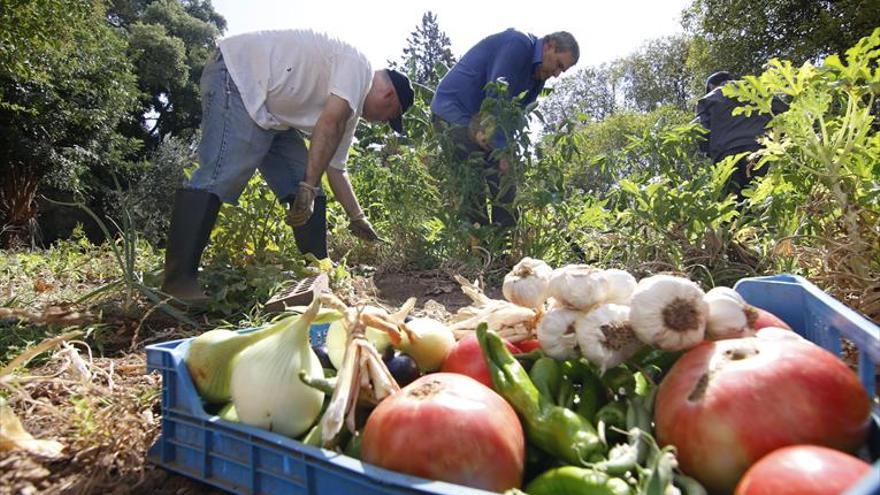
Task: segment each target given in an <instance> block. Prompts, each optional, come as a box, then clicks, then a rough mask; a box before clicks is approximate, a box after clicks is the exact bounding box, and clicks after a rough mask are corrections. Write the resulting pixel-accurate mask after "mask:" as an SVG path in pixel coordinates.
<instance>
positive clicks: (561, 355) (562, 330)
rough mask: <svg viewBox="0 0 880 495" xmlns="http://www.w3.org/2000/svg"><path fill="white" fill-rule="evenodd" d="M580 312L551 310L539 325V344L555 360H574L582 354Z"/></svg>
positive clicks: (582, 315)
mask: <svg viewBox="0 0 880 495" xmlns="http://www.w3.org/2000/svg"><path fill="white" fill-rule="evenodd" d="M583 317H584V314H583V313H582V312H580V311H577V310H574V309H568V308H556V309H551V310H550V311H548V312H547V313H546V314H544V316H543V318H541V322H540V323H538V342H539V343H540V344H541V349H543V350H544V352H546V353H547V355H548V356H550V357H552V358H555V359H573V358H576V357H578V355H579V354H580V352H579V350H578V340H577V331H576V329H577V321H578V320H579V319H580V318H583Z"/></svg>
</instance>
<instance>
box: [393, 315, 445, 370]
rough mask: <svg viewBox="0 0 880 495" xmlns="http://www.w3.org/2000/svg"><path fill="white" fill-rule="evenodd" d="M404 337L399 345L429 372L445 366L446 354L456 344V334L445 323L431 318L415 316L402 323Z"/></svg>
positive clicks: (420, 366)
mask: <svg viewBox="0 0 880 495" xmlns="http://www.w3.org/2000/svg"><path fill="white" fill-rule="evenodd" d="M400 328H402V329H403V334H404V338H402V339H401V342H400V344H399V345H398V346H397V347H398V348H399V349H400V350H401V351H403V352H405V353H407V354H409V355H410V356H412V358H413V359H414V360H415V361H416V364H418V365H419V368H420V369H421V370H422V371H424V372H426V373H428V372H431V371H437V370H439V369H440V367H441V366H443V360H444V359H446V355H447V354H449V351H451V350H452V348H453V347H454V346H455V335H453V333H452V331H451V330H449V328H447V327H446V325H444V324H443V323H441V322H439V321H437V320H434V319H431V318H413V319H411V320H409V321H408V322H404V323H401V324H400Z"/></svg>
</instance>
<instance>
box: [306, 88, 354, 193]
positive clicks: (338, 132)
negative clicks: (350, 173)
mask: <svg viewBox="0 0 880 495" xmlns="http://www.w3.org/2000/svg"><path fill="white" fill-rule="evenodd" d="M351 113H352V110H351V107H350V106H349V105H348V102H347V101H345V100H344V99H342V98H340V97H338V96H336V95H330V97H329V98H328V99H327V103H325V104H324V110H323V111H322V112H321V116H320V117H319V118H318V122H317V123H316V124H315V129H314V130H313V131H312V136H311V139H310V141H309V162H308V165H307V166H306V176H305V182H306V183H308V184H309V185H310V186H317V185H318V183H320V182H321V176H322V175H323V174H324V171H326V170H327V166H328V165H329V164H330V159H331V158H333V155H334V154H336V149H337V148H338V147H339V142H340V141H341V140H342V135H343V134H344V133H345V124H346V122H348V119H349V117H351Z"/></svg>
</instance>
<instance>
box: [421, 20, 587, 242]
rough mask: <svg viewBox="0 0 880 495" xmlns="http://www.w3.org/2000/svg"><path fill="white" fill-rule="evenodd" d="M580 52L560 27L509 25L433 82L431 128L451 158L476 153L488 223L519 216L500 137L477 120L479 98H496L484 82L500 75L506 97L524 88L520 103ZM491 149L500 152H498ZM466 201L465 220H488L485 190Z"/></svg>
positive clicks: (525, 102) (461, 158) (506, 224)
mask: <svg viewBox="0 0 880 495" xmlns="http://www.w3.org/2000/svg"><path fill="white" fill-rule="evenodd" d="M579 56H580V50H579V48H578V44H577V41H576V40H575V39H574V36H572V35H571V34H570V33H567V32H565V31H559V32H556V33H552V34H548V35H546V36H544V37H543V38H540V39H539V38H537V37H535V36H534V35H531V34H527V33H523V32H520V31H517V30H515V29H513V28H511V29H508V30H506V31H503V32H500V33H496V34H493V35H491V36H489V37H487V38H485V39H483V40H482V41H480V42H479V43H477V44H476V45H474V46H473V48H471V49H470V50H468V52H467V53H465V54H464V56H463V57H462V58H461V60H459V61H458V63H457V64H455V66H454V67H453V68H452V69H451V70H450V71H449V72H448V73H447V74H446V76H444V77H443V79H442V80H441V81H440V84H438V86H437V90H436V92H435V93H434V98H433V99H432V101H431V113H432V120H433V123H434V127H435V130H437V131H438V133H443V134H445V135H446V137H447V138H448V139H449V141H451V144H452V146H454V152H453V153H454V156H455V159H456V160H458V161H460V162H464V161H466V160H468V159H469V158H470V157H471V155H472V154H477V155H479V156H480V159H481V162H482V166H483V167H484V170H483V177H484V178H485V181H486V183H487V185H488V188H489V193H490V195H491V199H492V208H491V214H492V217H491V222H492V224H494V225H498V226H501V227H511V226H514V225H516V223H517V220H518V215H517V214H516V212H515V211H514V210H513V208H512V203H513V201H514V199H515V198H516V187H515V185H514V184H511V185H510V186H509V187H506V188H505V189H504V190H503V191H502V190H501V187H500V180H501V177H502V176H503V175H504V174H505V173H507V171H508V156H505V154H504V152H503V150H504V149H505V146H506V144H507V143H506V142H505V136H504V134H503V133H502V132H500V130H496V131H495V132H492V131H491V130H488V131H487V130H486V129H484V128H483V127H484V126H482V125H481V121H482V120H483V119H481V116H480V115H479V113H480V108H481V105H482V104H483V100H485V99H486V98H491V97H495V95H494V94H492V93H491V92H490V91H489V90H488V89H487V84H489V83H492V82H495V81H497V80H499V79H503V80H504V81H505V82H506V83H507V84H508V91H507V97H508V98H512V97H515V96H517V95H519V94H521V93H523V92H525V97H524V98H522V99H521V100H520V105H521V106H523V107H525V106H526V105H528V104H530V103H532V102H534V101H535V100H536V99H537V98H538V95H539V94H540V92H541V90H542V89H543V88H544V83H545V82H546V81H547V79H549V78H551V77H557V76H559V75H560V74H562V73H563V72H565V71H566V70H568V69H569V68H571V66H573V65H574V64H575V63H577V61H578V57H579ZM486 132H488V134H485V133H486ZM494 150H501V151H502V152H501V153H500V155H499V153H493V151H494ZM481 190H482V189H481ZM499 192H501V195H500V197H499ZM466 202H467V203H468V204H467V205H466V214H468V216H470V218H469V220H471V221H473V222H476V223H479V224H481V225H487V224H489V218H488V217H487V215H486V207H485V204H486V198H485V195H480V194H477V195H476V197H472V198H466Z"/></svg>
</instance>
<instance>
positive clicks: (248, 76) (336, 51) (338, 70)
mask: <svg viewBox="0 0 880 495" xmlns="http://www.w3.org/2000/svg"><path fill="white" fill-rule="evenodd" d="M219 47H220V51H221V52H222V53H223V60H224V61H225V62H226V68H227V69H228V70H229V75H231V76H232V80H233V81H235V84H236V86H238V90H239V92H240V93H241V98H242V100H243V101H244V106H245V108H246V109H247V111H248V113H249V114H250V116H251V118H252V119H254V122H256V123H257V125H259V126H260V127H262V128H263V129H276V130H286V129H289V128H291V127H292V128H294V129H298V130H300V131H302V132H304V133H306V134H311V133H312V131H313V130H314V128H315V124H316V123H317V122H318V117H320V115H321V111H322V110H323V109H324V104H325V103H326V102H327V99H328V98H329V97H330V95H331V94H333V95H336V96H338V97H340V98H342V99H344V100H345V101H347V102H348V105H349V106H350V107H351V110H352V115H351V118H349V120H348V122H346V125H345V133H344V134H343V136H342V140H341V141H340V142H339V147H338V148H337V149H336V153H335V154H334V155H333V158H332V159H331V160H330V166H331V167H334V168H337V169H345V160H346V158H347V156H348V148H349V146H351V143H352V140H353V139H354V131H355V127H356V126H357V121H358V118H359V117H360V115H361V113H362V111H363V106H364V99H365V98H366V96H367V92H368V91H369V90H370V86H371V85H372V82H373V70H372V68H371V67H370V62H369V61H368V60H367V57H365V56H364V54H362V53H361V52H360V51H358V50H357V49H356V48H354V47H353V46H351V45H349V44H347V43H345V42H342V41H340V40H338V39H335V38H331V37H329V36H327V35H325V34H322V33H316V32H314V31H308V30H284V31H257V32H252V33H245V34H239V35H236V36H230V37H228V38H224V39H222V40H220V43H219Z"/></svg>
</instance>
